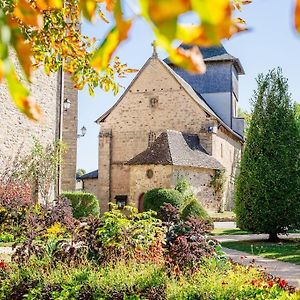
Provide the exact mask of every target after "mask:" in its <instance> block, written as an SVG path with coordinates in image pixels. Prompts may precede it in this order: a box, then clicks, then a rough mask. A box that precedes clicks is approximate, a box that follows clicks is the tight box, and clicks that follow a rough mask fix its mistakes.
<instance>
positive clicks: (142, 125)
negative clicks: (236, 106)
mask: <svg viewBox="0 0 300 300" xmlns="http://www.w3.org/2000/svg"><path fill="white" fill-rule="evenodd" d="M153 98H155V99H157V102H156V103H154V105H152V104H151V99H153ZM206 120H207V115H206V113H205V112H204V111H203V110H202V109H201V108H200V107H199V105H198V104H197V103H196V102H195V100H193V99H192V98H191V96H190V95H189V94H188V93H187V92H186V91H185V90H184V89H183V88H182V86H181V85H180V84H179V83H178V81H177V80H176V79H175V78H174V77H173V76H172V75H171V74H170V73H169V71H168V70H166V68H165V67H164V66H163V65H162V63H161V62H160V61H159V60H157V59H153V58H152V59H150V62H149V63H148V64H147V65H146V67H145V68H144V69H143V72H141V73H140V75H139V76H138V78H137V79H136V80H135V81H134V83H133V84H132V86H131V87H130V89H129V90H128V92H127V93H125V95H124V97H123V98H122V100H121V101H120V102H119V103H118V105H117V106H116V107H115V108H114V109H113V110H112V112H111V113H110V114H109V115H108V116H107V117H106V119H105V121H103V122H101V123H100V126H101V128H100V131H101V132H104V133H105V132H107V131H111V133H112V143H111V153H112V161H111V163H112V167H111V198H112V199H113V198H114V196H115V195H119V194H122V195H123V194H127V195H128V194H129V181H128V180H129V179H128V178H129V167H128V166H127V165H124V163H125V162H126V161H128V160H129V159H131V158H132V157H134V156H135V155H137V154H138V153H140V152H142V151H144V150H145V149H146V148H147V146H148V141H149V134H150V132H153V133H154V134H155V135H156V137H158V135H159V134H160V133H161V132H162V131H164V130H167V129H172V130H177V131H183V132H189V133H198V132H199V130H200V127H201V124H202V123H203V122H206ZM100 135H101V133H100ZM101 139H102V138H101V137H100V140H101ZM102 147H103V148H102ZM106 147H107V146H106V145H105V143H103V142H102V141H100V142H99V158H100V159H99V161H100V165H99V170H100V174H99V180H100V181H99V186H100V190H103V189H104V187H103V181H104V182H106V183H107V182H108V179H107V176H108V172H106V171H103V169H102V170H101V164H102V163H101V161H103V162H104V161H108V157H107V156H106V155H107V153H108V152H107V150H105V149H106ZM105 157H106V158H105ZM103 172H105V174H104V173H103ZM101 181H102V182H101ZM107 186H108V185H106V187H107ZM99 198H100V199H101V201H102V199H103V201H108V198H107V195H105V192H104V191H102V192H101V191H99Z"/></svg>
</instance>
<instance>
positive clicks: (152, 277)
mask: <svg viewBox="0 0 300 300" xmlns="http://www.w3.org/2000/svg"><path fill="white" fill-rule="evenodd" d="M166 280H167V276H166V274H165V273H164V270H163V268H162V267H158V266H157V265H155V264H152V263H147V264H138V263H136V262H134V261H129V262H127V263H125V262H124V261H120V262H117V263H114V264H109V265H107V266H105V267H102V268H99V267H98V266H95V265H93V264H86V265H84V266H77V267H74V266H73V267H72V266H71V267H66V265H60V264H58V265H57V266H56V267H55V268H44V269H43V268H41V267H37V266H34V265H29V266H27V267H22V268H19V269H17V268H13V269H11V270H8V272H6V274H5V277H4V276H3V277H2V278H1V276H0V299H7V300H16V299H43V300H50V299H60V300H69V299H74V300H75V299H78V300H83V299H84V300H89V299H103V300H118V299H120V300H121V299H137V300H138V299H149V300H156V299H157V300H163V299H166V295H165V289H166V286H165V283H166Z"/></svg>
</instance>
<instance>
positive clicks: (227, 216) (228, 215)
mask: <svg viewBox="0 0 300 300" xmlns="http://www.w3.org/2000/svg"><path fill="white" fill-rule="evenodd" d="M208 214H209V215H210V217H211V218H212V219H213V220H214V221H215V222H222V221H235V213H234V212H232V211H224V212H222V213H216V212H208Z"/></svg>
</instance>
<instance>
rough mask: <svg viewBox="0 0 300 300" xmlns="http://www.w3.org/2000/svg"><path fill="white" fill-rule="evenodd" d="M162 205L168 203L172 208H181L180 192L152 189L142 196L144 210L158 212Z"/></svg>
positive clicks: (181, 197) (181, 198)
mask: <svg viewBox="0 0 300 300" xmlns="http://www.w3.org/2000/svg"><path fill="white" fill-rule="evenodd" d="M164 203H170V204H172V205H173V206H174V207H177V208H179V207H181V206H182V204H183V196H182V194H181V193H180V192H178V191H176V190H173V189H162V188H158V189H153V190H150V191H148V192H147V193H146V194H145V196H144V210H145V211H146V210H150V209H151V210H154V211H158V210H159V209H160V207H161V206H162V205H163V204H164Z"/></svg>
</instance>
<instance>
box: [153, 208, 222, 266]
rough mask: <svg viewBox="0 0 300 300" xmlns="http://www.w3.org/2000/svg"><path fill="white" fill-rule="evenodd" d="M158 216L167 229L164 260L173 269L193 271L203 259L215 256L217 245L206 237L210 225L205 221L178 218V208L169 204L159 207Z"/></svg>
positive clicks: (217, 249)
mask: <svg viewBox="0 0 300 300" xmlns="http://www.w3.org/2000/svg"><path fill="white" fill-rule="evenodd" d="M158 215H159V216H160V217H161V218H162V221H163V225H164V226H165V227H166V228H167V233H166V238H165V250H166V251H165V259H166V262H167V263H168V264H169V265H170V266H171V267H172V268H173V267H175V266H176V267H178V268H179V269H180V270H186V269H190V270H195V269H197V268H198V267H199V264H200V263H201V262H202V261H203V259H204V258H207V257H212V256H217V255H218V251H219V244H218V242H217V241H215V240H213V239H210V238H208V237H207V233H208V232H209V231H210V229H211V225H210V224H208V223H207V222H206V221H205V220H202V219H195V218H189V219H188V220H187V221H183V220H182V219H180V218H179V210H178V208H175V207H173V206H172V205H171V204H169V203H168V204H165V205H163V206H162V207H161V209H160V211H159V212H158Z"/></svg>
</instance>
